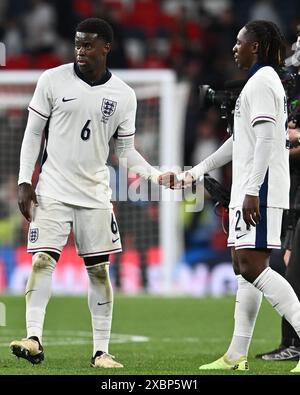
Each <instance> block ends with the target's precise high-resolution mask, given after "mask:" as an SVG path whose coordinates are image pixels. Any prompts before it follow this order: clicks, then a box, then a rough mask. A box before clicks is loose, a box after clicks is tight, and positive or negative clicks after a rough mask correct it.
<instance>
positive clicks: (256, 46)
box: [159, 21, 300, 372]
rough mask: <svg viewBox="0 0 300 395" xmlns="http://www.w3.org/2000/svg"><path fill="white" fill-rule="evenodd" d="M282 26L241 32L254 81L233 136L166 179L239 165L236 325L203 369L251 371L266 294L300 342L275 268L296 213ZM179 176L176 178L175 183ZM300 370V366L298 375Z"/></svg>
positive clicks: (297, 309) (291, 302)
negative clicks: (289, 218)
mask: <svg viewBox="0 0 300 395" xmlns="http://www.w3.org/2000/svg"><path fill="white" fill-rule="evenodd" d="M284 49H285V48H284V40H283V37H282V35H281V33H280V31H279V29H278V27H277V26H276V25H275V24H274V23H272V22H267V21H252V22H249V23H248V24H246V25H245V26H244V27H243V28H242V29H241V30H240V31H239V33H238V36H237V42H236V44H235V46H234V48H233V53H234V59H235V62H236V63H237V65H238V67H239V68H241V69H246V70H248V80H247V83H246V85H245V86H244V88H243V89H242V91H241V93H240V95H239V97H238V99H237V101H236V105H235V111H234V132H233V135H232V136H231V137H230V138H229V139H228V140H226V142H225V143H224V144H223V145H222V146H221V147H220V148H219V149H218V150H217V151H216V152H215V153H213V154H212V155H210V156H209V157H208V158H206V159H205V160H204V161H202V162H201V163H199V164H198V165H197V166H195V167H194V168H192V169H191V170H190V171H188V172H187V173H183V174H180V175H178V176H177V179H176V177H174V176H175V175H174V174H172V173H165V174H164V175H162V176H160V177H159V182H160V183H161V184H163V185H165V186H171V187H174V186H175V187H179V186H180V182H179V180H180V179H182V180H183V183H184V184H185V185H190V184H191V183H192V182H193V181H194V180H197V179H199V177H201V176H202V175H203V174H205V173H207V172H209V171H211V170H213V169H216V168H218V167H220V166H223V165H224V164H226V163H228V162H230V161H231V160H232V169H233V170H232V171H233V174H232V189H231V200H230V205H229V210H230V213H229V222H230V223H229V237H228V246H230V247H231V250H232V259H233V266H234V272H235V274H236V276H237V282H238V289H237V295H236V304H235V314H234V318H235V326H234V333H233V337H232V341H231V344H230V346H229V348H228V350H227V352H226V353H225V354H224V355H223V356H222V357H221V358H219V359H218V360H216V361H214V362H212V363H210V364H206V365H202V366H200V368H199V369H201V370H208V369H212V370H221V369H237V370H248V369H249V365H248V361H247V355H248V349H249V346H250V342H251V338H252V334H253V329H254V326H255V321H256V317H257V314H258V311H259V308H260V305H261V300H262V296H263V295H264V296H265V298H266V299H267V300H268V301H269V302H270V303H271V304H272V306H273V307H274V308H275V309H276V310H277V311H278V313H279V314H280V315H283V316H284V317H285V318H286V320H287V321H289V322H290V323H291V325H292V326H293V327H294V329H295V331H296V332H297V334H298V336H300V303H299V301H298V298H297V296H296V294H295V292H294V290H293V289H292V287H291V285H290V284H289V283H288V282H287V281H286V280H285V279H284V278H283V277H282V276H281V275H279V274H278V273H277V272H275V271H274V270H272V269H271V268H270V267H269V258H270V254H271V250H272V249H273V248H277V249H278V248H281V242H280V233H281V221H282V213H283V209H286V208H288V207H289V162H288V160H289V152H288V149H287V148H288V137H287V133H288V131H287V105H286V104H287V103H286V97H285V92H284V88H283V86H282V83H281V80H280V78H279V76H278V74H277V72H276V70H278V69H279V68H280V66H282V65H283V61H284V59H285V50H284ZM170 176H171V177H170ZM292 372H300V362H299V363H298V365H297V366H296V367H295V368H294V369H293V370H292Z"/></svg>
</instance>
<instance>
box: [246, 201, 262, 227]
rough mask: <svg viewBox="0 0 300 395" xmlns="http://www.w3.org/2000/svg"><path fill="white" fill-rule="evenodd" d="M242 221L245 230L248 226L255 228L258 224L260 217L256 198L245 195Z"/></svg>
mask: <svg viewBox="0 0 300 395" xmlns="http://www.w3.org/2000/svg"><path fill="white" fill-rule="evenodd" d="M243 219H244V221H245V223H246V225H247V228H248V227H250V226H256V224H258V223H259V221H260V219H261V216H260V210H259V197H258V196H251V195H245V199H244V203H243Z"/></svg>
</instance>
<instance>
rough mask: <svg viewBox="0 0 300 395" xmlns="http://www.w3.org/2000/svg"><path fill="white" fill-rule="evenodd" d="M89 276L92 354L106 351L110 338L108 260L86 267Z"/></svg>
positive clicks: (110, 290) (110, 309)
mask: <svg viewBox="0 0 300 395" xmlns="http://www.w3.org/2000/svg"><path fill="white" fill-rule="evenodd" d="M86 269H87V272H88V276H89V280H90V281H89V290H88V304H89V308H90V312H91V316H92V327H93V345H94V347H93V355H95V353H96V351H104V352H108V344H109V340H110V332H111V321H112V310H113V289H112V286H111V282H110V278H109V262H104V263H99V264H97V265H92V266H87V267H86Z"/></svg>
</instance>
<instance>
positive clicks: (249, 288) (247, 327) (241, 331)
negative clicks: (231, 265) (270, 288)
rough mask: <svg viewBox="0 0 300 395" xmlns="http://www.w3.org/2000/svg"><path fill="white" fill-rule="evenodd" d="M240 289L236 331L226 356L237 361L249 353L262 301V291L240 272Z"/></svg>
mask: <svg viewBox="0 0 300 395" xmlns="http://www.w3.org/2000/svg"><path fill="white" fill-rule="evenodd" d="M236 277H237V282H238V289H237V293H236V301H235V311H234V331H233V336H232V340H231V343H230V346H229V348H228V350H227V352H226V357H227V358H228V359H229V360H230V361H235V360H236V359H239V358H240V357H242V356H247V355H248V350H249V346H250V342H251V339H252V334H253V329H254V326H255V321H256V317H257V314H258V311H259V308H260V305H261V301H262V296H263V295H262V293H261V292H260V291H259V290H258V289H256V288H255V287H254V286H253V285H252V284H251V283H249V282H248V281H247V280H245V279H244V278H243V277H242V276H241V275H240V274H239V275H237V276H236Z"/></svg>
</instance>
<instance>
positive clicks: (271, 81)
mask: <svg viewBox="0 0 300 395" xmlns="http://www.w3.org/2000/svg"><path fill="white" fill-rule="evenodd" d="M259 121H270V122H273V123H274V124H275V128H276V130H275V139H274V142H273V147H272V155H271V159H270V163H269V167H268V170H267V173H266V176H265V179H264V182H263V184H262V186H261V188H260V192H259V197H260V204H261V205H262V206H267V207H279V208H288V207H289V186H290V176H289V151H288V148H287V141H288V140H287V139H288V134H287V106H286V97H285V92H284V88H283V86H282V83H281V81H280V78H279V76H278V74H277V73H276V71H275V70H274V69H273V68H272V67H270V66H265V67H262V68H260V69H259V70H258V71H257V72H256V73H255V74H254V75H253V76H252V77H251V78H249V80H248V81H247V83H246V85H245V86H244V88H243V90H242V92H241V94H240V96H239V97H238V99H237V101H236V105H235V110H234V134H233V151H232V189H231V200H230V207H232V208H234V207H238V206H242V204H243V201H244V197H245V190H246V188H247V184H248V181H249V178H250V175H251V171H252V167H253V159H254V149H255V144H256V136H255V133H254V128H253V126H254V125H255V123H256V122H259Z"/></svg>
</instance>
